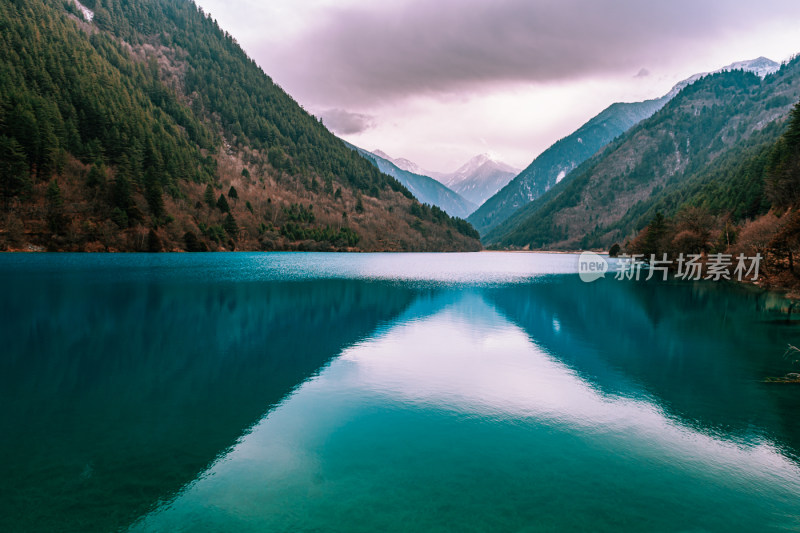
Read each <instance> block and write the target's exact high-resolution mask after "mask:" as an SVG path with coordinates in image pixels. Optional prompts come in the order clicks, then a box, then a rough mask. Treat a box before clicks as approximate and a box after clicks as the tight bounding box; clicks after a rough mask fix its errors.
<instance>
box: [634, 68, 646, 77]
mask: <svg viewBox="0 0 800 533" xmlns="http://www.w3.org/2000/svg"><path fill="white" fill-rule="evenodd" d="M649 75H650V71H649V70H647V69H646V68H642V69H639V72H637V73H636V75H635V76H634V78H646V77H648V76H649Z"/></svg>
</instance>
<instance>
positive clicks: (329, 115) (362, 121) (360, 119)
mask: <svg viewBox="0 0 800 533" xmlns="http://www.w3.org/2000/svg"><path fill="white" fill-rule="evenodd" d="M319 117H320V118H321V119H322V123H323V124H325V127H327V128H328V129H329V130H331V131H332V132H334V133H337V134H340V135H353V134H356V133H361V132H362V131H366V130H368V129H370V128H372V127H373V126H375V117H373V116H371V115H365V114H362V113H351V112H349V111H346V110H344V109H328V110H327V111H323V112H322V113H319Z"/></svg>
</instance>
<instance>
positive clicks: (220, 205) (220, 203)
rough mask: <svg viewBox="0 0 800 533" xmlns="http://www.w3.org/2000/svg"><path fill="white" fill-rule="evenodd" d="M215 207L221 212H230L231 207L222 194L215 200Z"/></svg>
mask: <svg viewBox="0 0 800 533" xmlns="http://www.w3.org/2000/svg"><path fill="white" fill-rule="evenodd" d="M217 209H219V210H220V211H222V212H223V213H230V212H231V207H230V206H229V205H228V200H226V199H225V195H224V194H220V195H219V200H217Z"/></svg>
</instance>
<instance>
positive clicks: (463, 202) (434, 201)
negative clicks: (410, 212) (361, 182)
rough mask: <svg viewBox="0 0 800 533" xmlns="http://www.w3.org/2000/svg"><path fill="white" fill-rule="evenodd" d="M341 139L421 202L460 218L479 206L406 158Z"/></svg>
mask: <svg viewBox="0 0 800 533" xmlns="http://www.w3.org/2000/svg"><path fill="white" fill-rule="evenodd" d="M343 142H344V143H345V144H346V145H347V146H349V147H350V148H351V149H352V150H355V151H357V152H358V153H359V154H360V155H361V156H362V157H364V158H366V159H367V160H368V161H369V162H370V163H372V164H373V165H375V166H376V167H377V168H378V170H380V171H381V172H383V173H384V174H388V175H390V176H392V177H393V178H395V179H396V180H397V181H399V182H400V183H402V184H403V185H404V186H405V187H406V188H407V189H408V190H409V191H411V194H413V195H414V198H416V199H417V200H419V201H420V202H422V203H425V204H430V205H435V206H437V207H439V208H440V209H442V210H444V211H445V212H446V213H447V214H448V215H450V216H454V217H459V218H467V216H468V215H469V214H470V213H472V212H473V211H475V208H477V207H478V206H477V205H476V204H474V203H473V202H470V201H469V200H467V199H466V198H464V197H463V196H462V195H460V194H458V193H457V192H455V191H453V190H452V189H450V188H448V187H447V186H445V185H444V184H442V183H440V182H439V181H437V180H435V179H433V178H431V177H430V176H428V175H426V174H425V171H424V170H422V169H420V168H419V167H418V166H417V165H416V164H414V163H413V162H411V161H409V160H408V159H394V158H392V157H390V156H389V155H387V154H386V152H383V151H381V150H373V151H372V152H367V151H366V150H363V149H361V148H359V147H357V146H355V145H352V144H350V143H348V142H347V141H343ZM398 162H400V163H403V162H405V166H406V167H407V168H403V167H401V166H400V164H398ZM409 168H414V169H417V170H418V172H415V171H413V170H408V169H409Z"/></svg>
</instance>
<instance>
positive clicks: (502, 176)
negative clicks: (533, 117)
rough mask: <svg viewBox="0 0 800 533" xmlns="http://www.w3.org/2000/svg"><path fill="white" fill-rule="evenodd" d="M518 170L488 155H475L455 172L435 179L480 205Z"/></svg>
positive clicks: (504, 184)
mask: <svg viewBox="0 0 800 533" xmlns="http://www.w3.org/2000/svg"><path fill="white" fill-rule="evenodd" d="M517 174H519V169H517V168H514V167H512V166H511V165H507V164H506V163H503V162H502V161H498V160H497V159H496V158H494V157H492V156H491V155H490V154H480V155H476V156H475V157H473V158H472V159H470V160H469V161H467V162H466V163H464V164H463V165H462V166H461V167H459V168H458V170H456V171H455V172H453V173H451V174H445V175H443V176H440V177H436V176H434V177H436V178H437V179H438V180H439V181H441V182H442V183H444V184H445V185H447V186H448V187H450V188H451V189H453V190H454V191H456V192H457V193H458V194H460V195H461V196H463V197H464V198H466V199H467V200H469V201H471V202H475V203H476V204H478V205H481V204H482V203H483V202H485V201H486V200H487V199H488V198H490V197H492V196H493V195H494V194H495V193H496V192H497V191H499V190H500V189H502V188H503V187H505V186H506V184H507V183H508V182H509V181H511V180H512V179H513V178H514V176H516V175H517Z"/></svg>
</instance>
